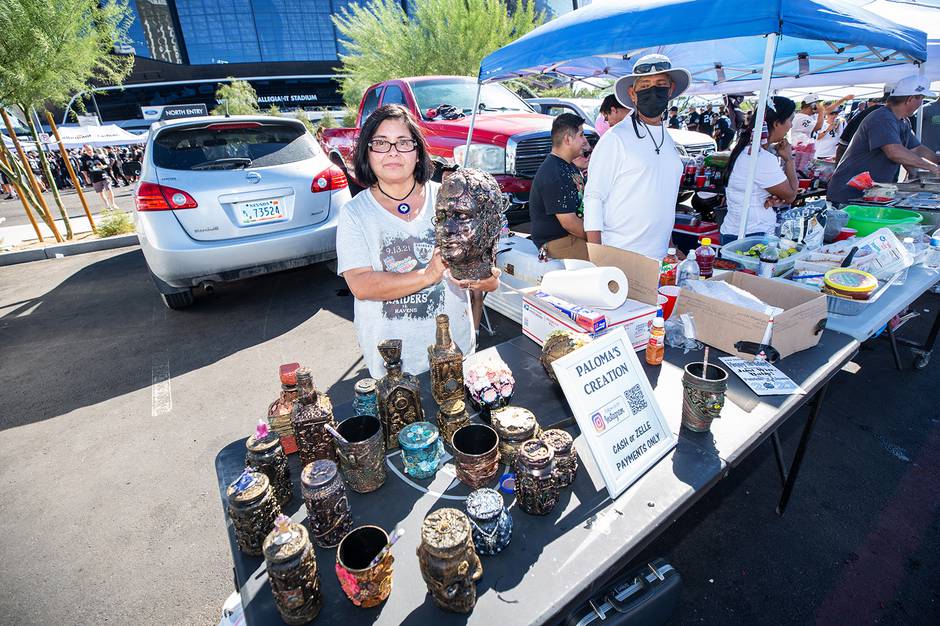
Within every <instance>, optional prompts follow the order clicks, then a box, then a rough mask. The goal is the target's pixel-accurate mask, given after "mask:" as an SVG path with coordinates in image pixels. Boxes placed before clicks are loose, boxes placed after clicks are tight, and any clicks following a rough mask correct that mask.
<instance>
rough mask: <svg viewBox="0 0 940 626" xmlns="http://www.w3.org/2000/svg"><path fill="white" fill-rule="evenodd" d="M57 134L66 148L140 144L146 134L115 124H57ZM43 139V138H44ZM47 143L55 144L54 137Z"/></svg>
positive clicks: (144, 140) (145, 138)
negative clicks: (127, 129)
mask: <svg viewBox="0 0 940 626" xmlns="http://www.w3.org/2000/svg"><path fill="white" fill-rule="evenodd" d="M59 136H60V137H61V138H62V143H64V144H65V147H66V148H81V147H82V146H83V145H85V144H89V145H91V146H92V147H95V148H102V147H104V146H128V145H132V144H142V143H145V142H146V141H147V135H146V134H144V135H135V134H133V133H129V132H127V131H126V130H124V129H123V128H121V127H120V126H118V125H116V124H105V125H103V126H59ZM44 141H45V139H44ZM48 143H52V144H55V143H56V141H55V137H54V136H52V135H50V136H49V140H48Z"/></svg>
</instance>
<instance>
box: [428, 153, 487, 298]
mask: <svg viewBox="0 0 940 626" xmlns="http://www.w3.org/2000/svg"><path fill="white" fill-rule="evenodd" d="M503 209H504V202H503V195H502V192H501V191H500V189H499V183H497V182H496V179H495V178H493V177H492V176H490V175H489V174H487V173H486V172H481V171H479V170H474V169H460V170H457V171H456V172H454V173H453V174H451V175H450V176H448V177H447V178H445V179H444V182H443V184H442V185H441V189H440V191H439V192H438V194H437V204H436V205H435V207H434V234H435V238H436V239H437V246H438V247H439V248H440V250H441V256H442V257H443V258H444V262H445V263H446V264H447V266H448V267H449V268H450V274H451V276H453V278H454V279H456V280H482V279H485V278H489V277H490V276H491V275H492V272H493V264H494V263H495V260H496V241H497V240H498V239H499V230H500V227H501V225H502V213H503Z"/></svg>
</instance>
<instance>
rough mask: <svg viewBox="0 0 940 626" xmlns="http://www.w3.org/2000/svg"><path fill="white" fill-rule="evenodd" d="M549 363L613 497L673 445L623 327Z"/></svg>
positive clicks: (670, 435)
mask: <svg viewBox="0 0 940 626" xmlns="http://www.w3.org/2000/svg"><path fill="white" fill-rule="evenodd" d="M552 367H554V368H555V374H556V375H557V377H558V382H559V383H560V384H561V388H562V390H563V391H564V392H565V397H566V398H567V399H568V404H569V405H570V406H571V410H572V412H573V413H574V417H575V420H577V422H578V426H580V428H581V434H582V435H583V436H584V439H585V441H586V442H587V445H588V447H589V448H590V450H591V454H592V455H593V456H594V461H595V462H596V463H597V466H598V467H599V468H600V470H601V475H602V476H603V477H604V484H605V485H606V486H607V491H608V492H609V493H610V497H611V498H616V497H617V496H619V495H620V494H621V493H623V491H624V490H625V489H627V488H628V487H629V486H630V485H632V484H633V483H634V482H635V481H636V480H637V479H638V478H639V477H640V476H642V475H643V473H644V472H646V471H647V470H648V469H649V468H651V467H652V466H653V465H655V464H656V463H657V462H658V461H659V460H660V459H661V458H663V457H664V456H665V455H666V454H667V453H668V452H669V451H670V450H672V448H673V446H675V445H676V437H675V435H673V434H672V431H671V430H670V429H669V425H668V424H667V423H666V419H665V417H663V414H662V411H661V410H660V408H659V405H658V404H657V403H656V398H655V396H654V395H653V389H652V387H650V383H649V380H647V378H646V372H644V371H643V367H642V366H641V365H640V361H639V359H638V358H637V356H636V352H634V349H633V346H632V345H631V343H630V341H629V338H628V337H627V334H626V332H624V330H623V328H617V329H616V330H613V331H611V332H609V333H607V334H606V335H603V336H601V337H599V338H597V339H595V340H594V341H592V342H591V343H589V344H587V345H586V346H584V347H582V348H580V349H578V350H575V351H574V352H572V353H571V354H567V355H565V356H563V357H562V358H560V359H558V360H556V361H555V362H554V363H553V364H552Z"/></svg>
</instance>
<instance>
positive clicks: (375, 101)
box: [360, 86, 382, 123]
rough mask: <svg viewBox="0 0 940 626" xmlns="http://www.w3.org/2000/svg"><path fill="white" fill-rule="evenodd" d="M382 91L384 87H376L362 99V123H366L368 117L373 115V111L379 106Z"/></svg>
mask: <svg viewBox="0 0 940 626" xmlns="http://www.w3.org/2000/svg"><path fill="white" fill-rule="evenodd" d="M381 93H382V87H381V86H380V87H376V88H375V89H373V90H372V91H370V92H369V93H367V94H366V96H365V98H363V99H362V116H361V118H360V119H361V120H362V123H365V121H366V118H367V117H369V116H370V115H372V112H373V111H375V110H376V109H377V108H379V94H381Z"/></svg>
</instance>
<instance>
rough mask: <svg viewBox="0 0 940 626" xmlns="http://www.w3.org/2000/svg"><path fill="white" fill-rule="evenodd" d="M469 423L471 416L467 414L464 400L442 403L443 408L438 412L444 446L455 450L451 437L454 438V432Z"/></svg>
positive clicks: (439, 428)
mask: <svg viewBox="0 0 940 626" xmlns="http://www.w3.org/2000/svg"><path fill="white" fill-rule="evenodd" d="M469 423H470V416H469V415H467V405H466V404H464V401H463V400H451V401H450V402H445V403H444V404H442V405H441V410H440V412H438V414H437V426H438V430H439V431H440V437H441V439H442V440H443V441H444V447H445V448H447V450H448V451H453V447H452V446H451V439H453V438H454V433H455V432H457V430H458V429H460V428H463V427H464V426H467V425H468V424H469Z"/></svg>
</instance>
